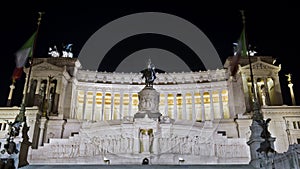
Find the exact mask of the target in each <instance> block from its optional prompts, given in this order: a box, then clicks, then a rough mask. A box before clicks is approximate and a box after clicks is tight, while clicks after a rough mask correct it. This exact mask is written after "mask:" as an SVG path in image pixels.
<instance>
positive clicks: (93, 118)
mask: <svg viewBox="0 0 300 169" xmlns="http://www.w3.org/2000/svg"><path fill="white" fill-rule="evenodd" d="M96 94H97V92H96V90H94V91H93V105H92V121H94V120H96V115H95V106H96Z"/></svg>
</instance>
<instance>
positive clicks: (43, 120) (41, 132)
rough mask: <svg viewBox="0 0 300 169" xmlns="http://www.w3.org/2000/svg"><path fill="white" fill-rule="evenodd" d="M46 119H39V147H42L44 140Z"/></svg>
mask: <svg viewBox="0 0 300 169" xmlns="http://www.w3.org/2000/svg"><path fill="white" fill-rule="evenodd" d="M47 121H48V120H47V119H46V117H42V118H41V119H40V126H39V128H40V133H39V135H40V136H39V143H38V144H39V146H43V145H44V139H45V133H46V128H47V127H46V126H47Z"/></svg>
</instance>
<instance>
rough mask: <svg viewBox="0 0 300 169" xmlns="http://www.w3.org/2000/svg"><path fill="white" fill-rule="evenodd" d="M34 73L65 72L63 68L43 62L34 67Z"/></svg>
mask: <svg viewBox="0 0 300 169" xmlns="http://www.w3.org/2000/svg"><path fill="white" fill-rule="evenodd" d="M32 69H33V70H34V71H63V68H62V67H58V66H55V65H53V64H51V63H48V62H42V63H40V64H37V65H34V66H33V67H32Z"/></svg>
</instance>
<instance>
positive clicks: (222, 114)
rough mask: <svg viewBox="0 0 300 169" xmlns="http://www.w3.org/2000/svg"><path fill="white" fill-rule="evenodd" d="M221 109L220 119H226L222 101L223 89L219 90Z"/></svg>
mask: <svg viewBox="0 0 300 169" xmlns="http://www.w3.org/2000/svg"><path fill="white" fill-rule="evenodd" d="M219 107H220V118H221V119H224V111H223V110H224V109H223V100H222V89H220V90H219Z"/></svg>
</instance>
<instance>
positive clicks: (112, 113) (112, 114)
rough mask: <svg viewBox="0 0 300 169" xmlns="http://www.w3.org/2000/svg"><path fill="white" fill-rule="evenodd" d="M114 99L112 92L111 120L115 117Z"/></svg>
mask: <svg viewBox="0 0 300 169" xmlns="http://www.w3.org/2000/svg"><path fill="white" fill-rule="evenodd" d="M114 97H115V94H114V92H112V93H111V97H110V120H113V116H114Z"/></svg>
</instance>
